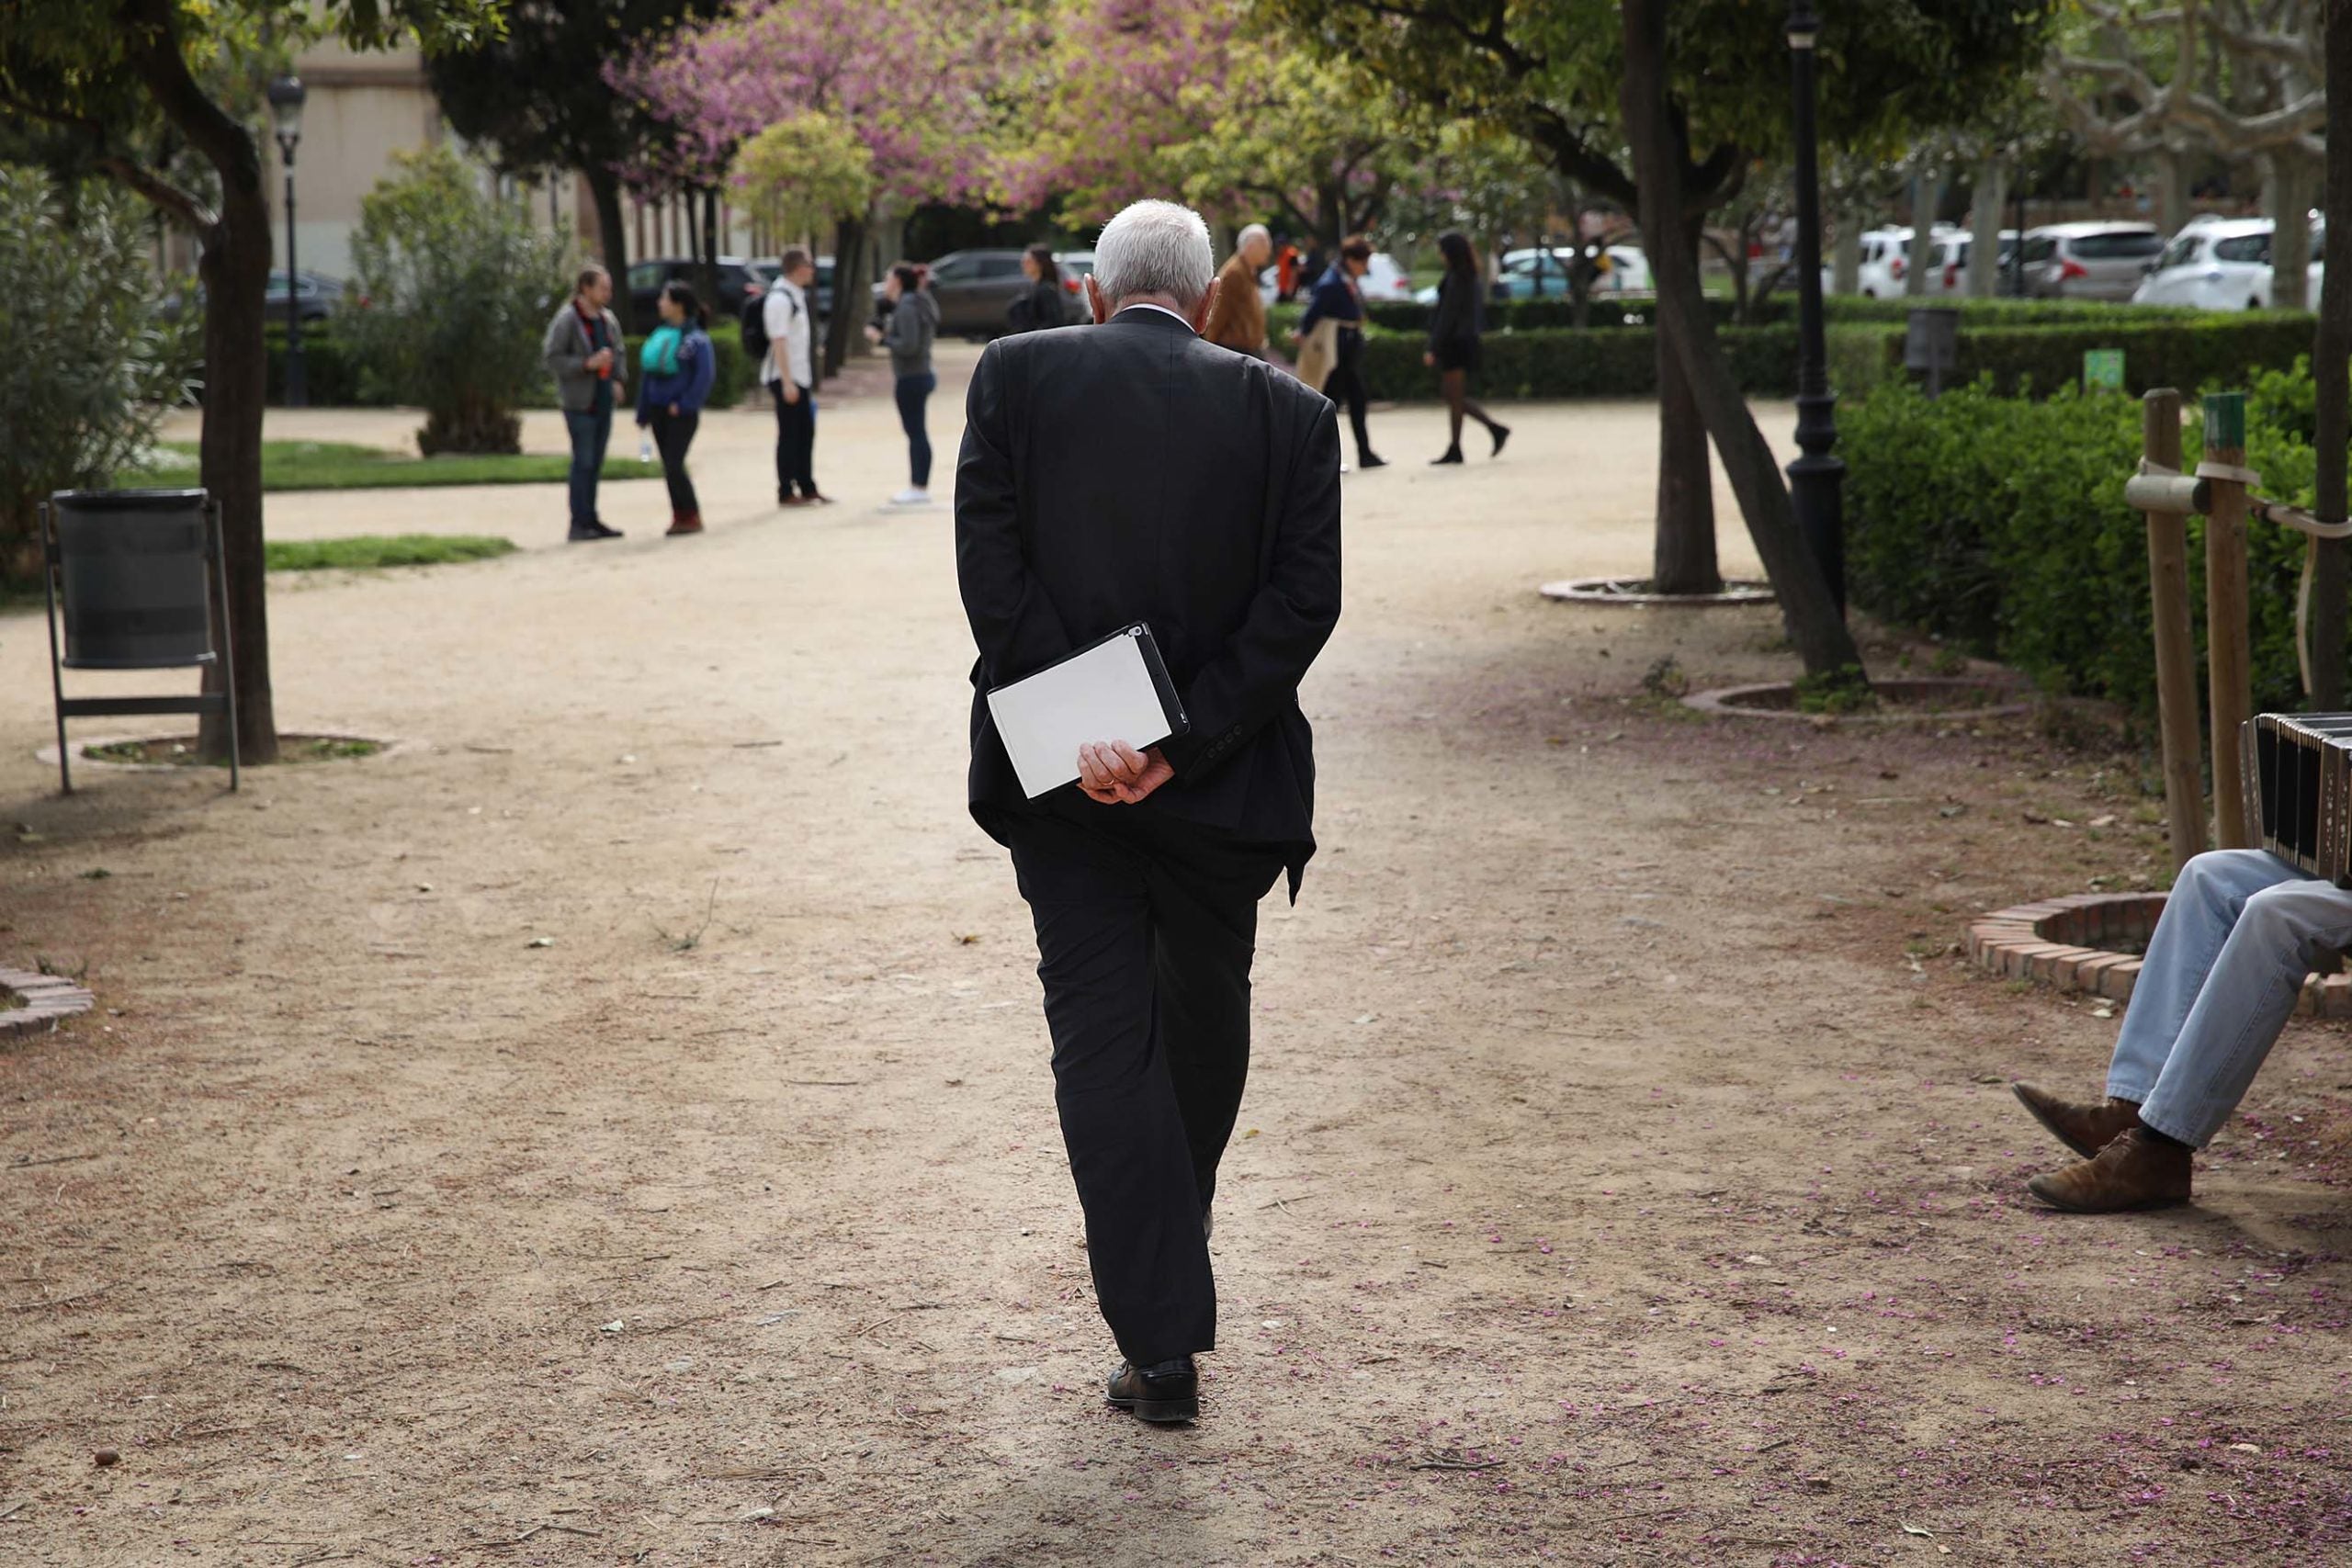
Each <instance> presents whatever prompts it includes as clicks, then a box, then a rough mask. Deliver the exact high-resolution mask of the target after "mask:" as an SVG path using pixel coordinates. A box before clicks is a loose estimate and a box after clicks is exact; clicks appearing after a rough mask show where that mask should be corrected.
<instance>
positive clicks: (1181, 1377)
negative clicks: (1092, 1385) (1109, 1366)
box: [1103, 1356, 1201, 1426]
mask: <svg viewBox="0 0 2352 1568" xmlns="http://www.w3.org/2000/svg"><path fill="white" fill-rule="evenodd" d="M1103 1397H1104V1398H1105V1399H1108V1400H1109V1401H1110V1402H1111V1403H1112V1404H1115V1405H1117V1406H1118V1407H1119V1408H1120V1409H1122V1410H1125V1411H1127V1412H1129V1413H1130V1414H1132V1415H1133V1416H1135V1418H1136V1420H1138V1421H1148V1422H1151V1423H1152V1424H1153V1425H1154V1426H1172V1425H1175V1424H1177V1423H1179V1422H1184V1421H1191V1420H1193V1419H1196V1418H1197V1417H1198V1416H1200V1414H1201V1386H1200V1378H1199V1376H1198V1375H1197V1374H1196V1373H1195V1372H1194V1371H1193V1358H1192V1357H1190V1356H1179V1357H1177V1358H1176V1359H1174V1360H1172V1361H1161V1362H1159V1363H1157V1364H1155V1365H1153V1366H1148V1367H1138V1366H1136V1364H1135V1363H1134V1362H1132V1361H1121V1362H1120V1363H1119V1370H1118V1371H1115V1372H1113V1373H1112V1374H1111V1380H1110V1382H1109V1383H1108V1385H1106V1386H1105V1388H1104V1389H1103Z"/></svg>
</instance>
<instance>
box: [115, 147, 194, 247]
mask: <svg viewBox="0 0 2352 1568" xmlns="http://www.w3.org/2000/svg"><path fill="white" fill-rule="evenodd" d="M98 167H99V168H101V169H104V170H105V171H106V172H107V174H109V175H113V176H114V177H115V179H117V180H118V181H119V182H120V183H121V184H123V185H125V186H129V187H130V189H131V190H133V191H136V192H137V193H138V194H139V195H141V196H143V197H146V198H147V199H148V200H149V201H151V202H153V203H154V204H155V205H156V206H157V207H159V208H161V209H164V211H165V212H167V213H169V214H170V215H171V216H172V217H174V218H176V219H178V220H180V222H181V223H182V224H184V225H185V226H187V228H189V229H191V230H193V231H196V232H198V233H199V234H200V233H202V232H204V231H206V230H207V229H209V228H211V227H212V226H213V225H214V224H215V223H218V222H219V221H220V214H219V213H217V212H215V211H213V210H212V209H210V208H209V207H207V206H206V205H205V204H204V203H203V202H202V201H200V200H198V198H197V197H195V196H194V195H192V194H191V193H189V192H187V191H184V190H182V189H180V187H179V186H175V185H174V184H172V183H171V181H169V180H167V179H164V177H163V176H162V175H157V174H156V173H154V172H153V170H150V169H144V168H141V167H140V165H139V164H136V163H134V162H132V161H131V160H130V159H129V158H125V157H120V156H118V155H115V154H108V155H107V156H106V157H103V158H100V159H99V160H98Z"/></svg>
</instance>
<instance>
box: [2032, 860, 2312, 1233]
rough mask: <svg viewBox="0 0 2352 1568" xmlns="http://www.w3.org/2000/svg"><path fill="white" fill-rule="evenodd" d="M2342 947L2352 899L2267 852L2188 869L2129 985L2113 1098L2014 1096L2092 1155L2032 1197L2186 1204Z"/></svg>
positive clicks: (2089, 1205) (2108, 1205)
mask: <svg viewBox="0 0 2352 1568" xmlns="http://www.w3.org/2000/svg"><path fill="white" fill-rule="evenodd" d="M2346 948H2352V890H2347V889H2346V888H2341V887H2338V886H2335V884H2334V883H2332V882H2324V881H2314V880H2312V879H2311V878H2308V877H2306V876H2304V874H2302V873H2301V871H2300V870H2298V869H2296V868H2295V867H2294V866H2291V865H2289V864H2288V863H2286V862H2284V861H2282V860H2279V859H2278V857H2277V856H2275V855H2272V854H2269V853H2267V852H2265V851H2262V850H2214V851H2211V852H2208V853H2205V854H2201V855H2199V856H2197V857H2196V858H2194V859H2193V860H2191V861H2190V862H2189V863H2188V864H2187V865H2185V866H2183V867H2181V870H2180V875H2179V877H2178V878H2177V880H2176V881H2175V882H2174V883H2173V888H2172V895H2171V897H2168V898H2166V899H2165V912H2164V916H2163V918H2162V919H2159V920H2157V922H2156V929H2155V932H2154V935H2153V936H2151V937H2150V938H2149V939H2148V953H2147V956H2146V957H2145V958H2144V959H2143V960H2142V962H2141V965H2140V977H2139V979H2138V980H2137V981H2136V982H2135V983H2134V984H2133V986H2132V988H2131V1006H2130V1007H2129V1008H2128V1009H2127V1010H2125V1011H2124V1014H2123V1031H2122V1033H2121V1034H2120V1036H2119V1037H2118V1038H2117V1040H2116V1042H2115V1058H2114V1061H2113V1062H2112V1063H2111V1064H2110V1065H2109V1067H2108V1072H2107V1097H2106V1098H2105V1099H2104V1100H2098V1101H2096V1102H2086V1101H2073V1100H2062V1099H2060V1098H2059V1097H2057V1096H2056V1095H2053V1094H2051V1093H2049V1092H2048V1091H2047V1090H2044V1089H2036V1088H2035V1087H2034V1086H2033V1085H2031V1084H2028V1083H2019V1084H2016V1085H2013V1086H2012V1088H2014V1089H2015V1090H2016V1092H2017V1097H2018V1100H2021V1101H2023V1102H2024V1104H2025V1108H2026V1109H2027V1110H2028V1111H2031V1112H2032V1113H2033V1114H2034V1116H2035V1118H2036V1119H2037V1120H2039V1121H2040V1122H2041V1124H2042V1125H2043V1126H2044V1127H2047V1128H2048V1129H2049V1130H2050V1131H2051V1132H2052V1133H2053V1134H2056V1135H2057V1137H2058V1141H2059V1142H2061V1143H2063V1144H2064V1145H2066V1146H2067V1147H2068V1148H2070V1149H2072V1150H2074V1151H2075V1153H2076V1154H2078V1155H2080V1156H2083V1158H2082V1162H2081V1163H2080V1164H2077V1165H2073V1166H2069V1167H2067V1168H2065V1169H2064V1170H2059V1171H2054V1172H2052V1173H2051V1174H2050V1175H2047V1176H2037V1177H2035V1178H2033V1179H2031V1180H2030V1181H2028V1182H2027V1183H2026V1189H2027V1190H2029V1191H2030V1192H2031V1193H2032V1194H2033V1195H2034V1196H2035V1197H2036V1198H2039V1199H2041V1201H2043V1202H2045V1203H2047V1204H2049V1205H2050V1206H2051V1207H2052V1208H2056V1209H2066V1210H2071V1211H2074V1212H2075V1213H2109V1212H2112V1211H2116V1210H2122V1209H2157V1208H2163V1207H2165V1206H2167V1205H2169V1204H2174V1203H2186V1202H2187V1201H2188V1197H2189V1190H2188V1184H2189V1156H2190V1155H2191V1154H2192V1153H2193V1152H2194V1151H2196V1150H2198V1149H2200V1148H2202V1147H2204V1146H2205V1145H2206V1144H2207V1142H2209V1141H2210V1140H2211V1138H2212V1136H2213V1134H2216V1133H2218V1132H2220V1131H2221V1130H2222V1123H2223V1122H2227V1121H2228V1120H2229V1119H2230V1112H2232V1111H2235V1110H2236V1109H2237V1105H2238V1101H2239V1100H2242V1099H2244V1098H2245V1091H2246V1089H2247V1088H2248V1087H2249V1086H2250V1085H2252V1084H2253V1082H2254V1075H2255V1074H2256V1072H2257V1071H2259V1070H2260V1069H2261V1066H2262V1060H2263V1058H2264V1057H2265V1056H2267V1055H2269V1054H2270V1047H2271V1046H2272V1045H2273V1044H2275V1043H2277V1042H2278V1033H2279V1031H2281V1030H2283V1029H2284V1028H2286V1026H2287V1020H2288V1019H2289V1018H2290V1016H2292V1015H2293V1013H2294V1010H2295V998H2296V997H2297V996H2298V995H2299V994H2300V993H2301V990H2302V987H2303V979H2304V977H2305V976H2308V975H2309V974H2311V972H2312V969H2314V968H2315V967H2318V966H2319V965H2321V964H2324V963H2326V962H2328V961H2329V959H2330V957H2331V955H2333V954H2336V953H2342V952H2344V951H2345V950H2346Z"/></svg>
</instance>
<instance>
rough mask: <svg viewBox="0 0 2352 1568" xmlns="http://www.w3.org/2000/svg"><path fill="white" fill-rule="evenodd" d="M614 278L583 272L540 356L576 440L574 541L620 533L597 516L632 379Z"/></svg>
mask: <svg viewBox="0 0 2352 1568" xmlns="http://www.w3.org/2000/svg"><path fill="white" fill-rule="evenodd" d="M612 303H613V275H612V274H611V273H609V272H606V271H605V269H604V268H603V267H601V266H598V265H596V264H595V263H594V262H591V263H589V264H588V265H586V266H584V267H582V268H581V269H580V276H579V278H578V280H577V281H576V282H575V284H574V285H573V288H572V292H571V299H569V300H567V301H565V302H564V304H563V306H562V308H561V309H560V310H557V311H556V313H555V319H554V320H553V321H549V322H548V332H547V337H546V339H545V341H544V342H542V343H541V344H540V345H539V354H540V356H541V357H542V358H543V359H545V360H546V361H547V367H548V372H549V373H550V374H551V375H553V376H554V377H555V389H556V398H557V400H558V401H559V402H560V403H561V404H562V405H563V427H564V430H565V432H566V433H567V434H570V435H571V538H572V540H573V542H575V543H579V542H582V541H586V540H593V539H617V538H619V537H620V536H621V531H620V530H619V529H618V528H611V527H607V526H605V521H604V519H602V518H600V517H598V516H597V515H596V480H597V479H598V477H599V476H601V475H602V474H603V473H604V471H605V445H606V444H607V443H608V442H610V441H611V440H612V437H613V404H614V402H615V400H616V399H617V398H618V396H619V393H620V389H621V387H622V386H623V384H624V383H625V382H626V381H627V380H628V355H627V353H626V352H625V349H626V345H625V344H623V343H622V341H621V323H620V318H618V317H617V316H616V315H614V314H613V311H612Z"/></svg>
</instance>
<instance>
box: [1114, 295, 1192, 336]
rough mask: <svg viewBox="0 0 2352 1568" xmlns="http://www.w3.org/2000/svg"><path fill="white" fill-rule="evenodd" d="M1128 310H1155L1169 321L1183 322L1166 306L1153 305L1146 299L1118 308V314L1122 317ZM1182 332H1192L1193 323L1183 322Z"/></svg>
mask: <svg viewBox="0 0 2352 1568" xmlns="http://www.w3.org/2000/svg"><path fill="white" fill-rule="evenodd" d="M1129 310H1157V311H1159V313H1160V314H1161V315H1163V316H1166V317H1167V318H1168V319H1169V320H1170V321H1184V318H1183V317H1182V316H1180V315H1178V314H1177V313H1176V312H1175V311H1173V310H1170V309H1169V308H1168V307H1167V306H1165V305H1155V304H1153V303H1152V302H1151V301H1149V300H1148V299H1139V300H1137V301H1136V303H1134V304H1132V305H1122V306H1120V307H1119V314H1121V315H1122V316H1124V315H1125V314H1126V313H1127V312H1128V311H1129ZM1184 330H1185V331H1186V332H1188V333H1189V332H1191V331H1192V330H1193V323H1192V322H1190V321H1184Z"/></svg>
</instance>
